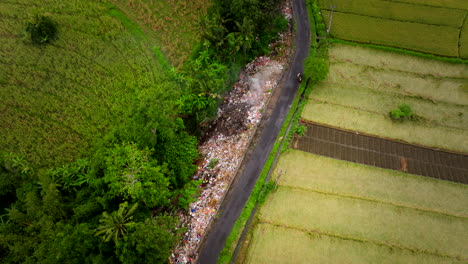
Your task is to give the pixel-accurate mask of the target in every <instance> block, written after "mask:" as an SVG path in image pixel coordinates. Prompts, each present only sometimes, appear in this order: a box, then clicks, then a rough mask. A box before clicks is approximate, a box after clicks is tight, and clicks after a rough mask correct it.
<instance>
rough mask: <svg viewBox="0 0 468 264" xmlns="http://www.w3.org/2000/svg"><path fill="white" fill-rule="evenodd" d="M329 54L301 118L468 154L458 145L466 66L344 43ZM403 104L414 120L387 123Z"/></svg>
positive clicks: (465, 135)
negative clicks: (324, 72) (324, 76)
mask: <svg viewBox="0 0 468 264" xmlns="http://www.w3.org/2000/svg"><path fill="white" fill-rule="evenodd" d="M329 50H330V60H331V64H330V71H329V74H328V76H327V79H326V80H324V81H323V82H322V83H319V84H318V85H316V88H315V90H314V93H313V94H311V95H310V100H309V102H308V104H307V105H306V107H305V108H304V111H303V113H302V117H303V118H304V119H307V120H310V121H314V122H318V123H323V124H327V125H330V126H335V127H342V128H345V129H349V130H356V131H361V132H365V133H368V134H373V135H377V136H381V137H388V138H394V139H398V140H402V141H406V142H410V143H415V144H420V145H425V146H429V147H436V148H442V149H448V150H454V151H459V152H467V151H468V147H467V145H466V144H460V142H468V90H467V88H468V66H467V65H465V64H452V63H447V62H440V61H431V60H428V59H425V58H417V57H413V56H409V55H403V54H396V53H391V52H387V51H382V50H375V49H370V48H365V47H357V46H346V45H342V44H334V45H333V46H332V47H331V48H330V49H329ZM365 58H369V59H365ZM405 62H406V63H405ZM426 63H427V64H426ZM449 71H450V72H449ZM445 74H447V76H446V75H445ZM402 103H406V104H408V105H410V107H411V108H412V109H413V112H414V114H415V115H416V119H415V120H410V121H407V122H395V121H392V120H391V119H390V117H389V116H388V113H389V112H390V111H391V110H392V109H394V108H396V107H398V105H400V104H402Z"/></svg>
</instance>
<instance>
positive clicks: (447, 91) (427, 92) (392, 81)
mask: <svg viewBox="0 0 468 264" xmlns="http://www.w3.org/2000/svg"><path fill="white" fill-rule="evenodd" d="M330 68H331V69H332V70H331V71H330V72H329V74H328V76H327V78H326V80H325V82H328V83H331V84H337V85H342V86H347V87H363V88H368V89H371V90H374V91H376V92H379V91H381V92H384V93H393V94H395V95H397V96H407V97H415V98H420V99H423V100H426V101H430V102H442V103H445V104H454V105H458V106H464V105H468V92H467V89H468V79H453V78H446V77H435V76H430V75H426V76H424V75H420V74H414V73H410V72H401V71H398V70H391V69H386V68H374V67H372V66H367V65H360V64H355V63H348V62H345V61H336V60H335V61H332V62H331V66H330Z"/></svg>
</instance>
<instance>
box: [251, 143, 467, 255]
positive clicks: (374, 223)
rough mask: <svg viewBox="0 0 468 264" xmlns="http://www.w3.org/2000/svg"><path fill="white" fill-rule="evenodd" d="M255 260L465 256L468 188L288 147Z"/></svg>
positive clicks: (261, 222)
mask: <svg viewBox="0 0 468 264" xmlns="http://www.w3.org/2000/svg"><path fill="white" fill-rule="evenodd" d="M275 175H276V176H279V175H281V176H280V178H279V184H278V189H277V190H276V191H275V192H273V193H272V194H271V195H270V196H269V197H268V199H267V201H266V203H265V204H264V205H263V206H262V208H261V210H260V213H259V215H258V219H257V221H258V224H257V225H256V226H255V228H254V231H253V233H252V236H251V237H250V238H249V241H248V244H249V249H248V251H247V254H246V262H247V263H311V262H319V263H343V262H346V263H376V262H378V263H381V262H382V263H386V261H387V262H388V263H462V262H463V261H466V260H467V259H468V255H467V253H466V252H468V248H467V246H466V245H468V240H467V237H468V233H467V232H468V231H467V229H466V226H467V225H468V216H467V211H466V208H467V203H468V188H466V186H465V185H462V184H455V183H451V182H445V181H438V180H434V179H430V178H425V177H419V176H414V175H407V174H403V173H400V172H395V171H390V170H384V169H378V168H374V167H369V166H365V165H358V164H353V163H349V162H345V161H338V160H334V159H330V158H325V157H320V156H317V155H313V154H309V153H303V152H301V151H295V150H288V151H287V152H286V153H285V154H283V155H282V156H281V158H280V161H279V163H278V165H277V168H276V171H275Z"/></svg>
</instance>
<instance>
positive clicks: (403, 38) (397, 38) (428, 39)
mask: <svg viewBox="0 0 468 264" xmlns="http://www.w3.org/2000/svg"><path fill="white" fill-rule="evenodd" d="M410 2H411V1H410ZM412 2H413V3H402V2H400V1H398V2H392V1H382V0H366V4H365V8H362V4H363V3H362V2H359V3H357V2H353V1H344V0H343V1H342V0H338V1H332V2H330V1H326V0H322V1H320V4H321V8H322V12H323V17H324V19H325V20H326V24H327V25H328V20H329V18H330V11H329V10H330V9H331V6H330V5H331V4H332V3H333V5H334V6H335V7H336V9H335V12H334V13H333V17H332V23H331V32H330V34H331V35H332V36H333V37H335V38H339V39H344V40H350V41H356V42H361V43H370V44H378V45H385V46H389V47H396V48H403V49H408V50H413V51H419V52H424V53H429V54H434V55H440V56H448V57H453V58H463V59H467V58H468V53H467V50H468V46H467V44H468V42H467V41H466V39H467V36H466V35H467V33H466V31H467V29H466V26H467V23H466V16H467V12H468V8H467V7H466V3H465V4H463V1H462V0H460V1H453V3H452V5H451V7H448V6H445V7H441V6H440V5H439V4H437V2H434V3H433V2H428V3H417V1H416V2H415V1H412Z"/></svg>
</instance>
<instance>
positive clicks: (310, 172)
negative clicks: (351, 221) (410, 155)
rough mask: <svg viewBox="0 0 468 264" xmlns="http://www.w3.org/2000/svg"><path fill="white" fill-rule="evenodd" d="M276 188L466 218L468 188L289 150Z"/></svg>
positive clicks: (281, 161) (278, 168) (281, 165)
mask: <svg viewBox="0 0 468 264" xmlns="http://www.w3.org/2000/svg"><path fill="white" fill-rule="evenodd" d="M280 173H282V174H281V177H280V181H279V185H280V186H289V187H297V188H304V189H310V190H314V191H318V192H324V193H335V194H339V195H343V196H351V197H361V198H364V199H370V200H376V201H381V202H385V203H391V204H395V205H401V206H406V207H413V208H419V209H422V210H430V211H434V212H442V213H445V214H452V215H457V216H464V217H468V186H467V185H463V184H457V183H452V182H448V181H441V180H436V179H433V178H429V177H423V176H416V175H412V174H407V173H403V172H398V171H393V170H386V169H381V168H377V167H372V166H366V165H361V164H356V163H352V162H346V161H341V160H336V159H332V158H328V157H322V156H318V155H314V154H311V153H307V152H303V151H299V150H293V149H290V150H288V151H287V152H286V153H283V154H282V155H281V157H280V160H279V162H278V165H277V167H276V170H275V174H274V175H275V177H276V176H277V175H278V174H280Z"/></svg>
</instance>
